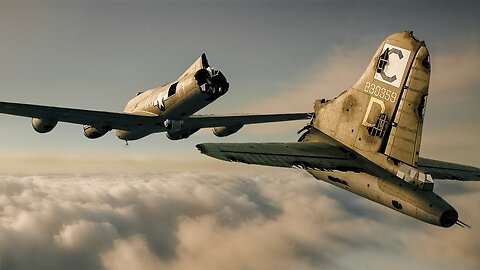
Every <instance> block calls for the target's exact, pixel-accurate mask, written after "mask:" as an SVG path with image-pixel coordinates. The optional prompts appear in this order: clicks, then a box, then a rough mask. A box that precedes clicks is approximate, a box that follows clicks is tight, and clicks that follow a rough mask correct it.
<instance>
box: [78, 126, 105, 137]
mask: <svg viewBox="0 0 480 270" xmlns="http://www.w3.org/2000/svg"><path fill="white" fill-rule="evenodd" d="M110 130H112V129H111V128H110V127H102V128H97V127H93V126H90V125H83V134H84V135H85V137H87V138H89V139H98V138H100V137H102V136H103V135H105V134H106V133H107V132H109V131H110Z"/></svg>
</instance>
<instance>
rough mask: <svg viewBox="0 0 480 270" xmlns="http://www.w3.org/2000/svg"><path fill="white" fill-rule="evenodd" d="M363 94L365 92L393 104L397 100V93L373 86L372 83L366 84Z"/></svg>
mask: <svg viewBox="0 0 480 270" xmlns="http://www.w3.org/2000/svg"><path fill="white" fill-rule="evenodd" d="M363 92H367V93H369V94H370V95H373V96H376V97H379V98H382V99H385V100H388V101H390V102H395V100H396V99H397V93H395V92H393V91H390V90H388V89H385V88H383V87H380V86H378V85H375V84H374V83H370V82H366V83H365V88H364V89H363Z"/></svg>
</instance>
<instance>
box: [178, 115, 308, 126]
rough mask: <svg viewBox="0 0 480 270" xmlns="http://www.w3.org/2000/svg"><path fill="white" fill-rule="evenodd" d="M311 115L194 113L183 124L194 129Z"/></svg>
mask: <svg viewBox="0 0 480 270" xmlns="http://www.w3.org/2000/svg"><path fill="white" fill-rule="evenodd" d="M311 117H312V113H283V114H223V115H222V114H209V115H192V116H190V117H188V118H187V119H185V120H184V121H183V126H184V127H186V128H187V127H188V128H192V129H194V128H209V127H220V126H242V125H248V124H259V123H271V122H283V121H293V120H302V119H305V120H306V119H309V118H311Z"/></svg>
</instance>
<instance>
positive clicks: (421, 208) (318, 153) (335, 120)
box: [197, 32, 480, 227]
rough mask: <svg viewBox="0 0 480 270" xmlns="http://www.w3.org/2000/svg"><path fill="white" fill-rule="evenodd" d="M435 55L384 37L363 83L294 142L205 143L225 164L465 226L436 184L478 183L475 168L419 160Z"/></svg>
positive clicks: (318, 105) (321, 103) (328, 104)
mask: <svg viewBox="0 0 480 270" xmlns="http://www.w3.org/2000/svg"><path fill="white" fill-rule="evenodd" d="M430 68H431V67H430V56H429V53H428V50H427V47H426V45H425V43H424V42H423V41H419V40H418V39H417V38H415V37H414V36H413V34H412V32H399V33H395V34H393V35H390V36H389V37H387V38H386V39H385V40H384V41H383V43H382V44H381V45H380V46H379V47H378V49H377V51H376V53H375V55H374V56H373V58H372V60H371V61H370V64H369V65H368V67H367V69H366V70H365V72H364V73H363V75H362V76H361V77H360V79H359V80H358V81H357V82H356V83H355V84H354V85H353V86H352V87H351V88H350V89H348V90H347V91H345V92H343V93H341V94H340V95H339V96H338V97H336V98H335V99H333V100H325V99H321V100H316V101H315V106H314V111H315V116H314V118H312V121H311V122H310V124H309V125H307V126H306V127H305V128H304V129H302V131H303V130H306V131H305V132H304V133H303V134H302V135H301V137H300V139H299V140H298V142H293V143H232V144H221V143H205V144H199V145H198V146H197V147H198V148H199V150H200V151H201V152H202V153H203V154H206V155H209V156H211V157H214V158H218V159H221V160H225V161H235V162H242V163H247V164H260V165H267V166H277V167H294V168H300V169H304V170H306V171H307V172H308V173H310V174H311V175H312V176H313V177H315V178H317V179H319V180H323V181H325V182H328V183H330V184H332V185H335V186H337V187H339V188H342V189H345V190H347V191H350V192H352V193H355V194H357V195H360V196H362V197H365V198H367V199H370V200H372V201H375V202H377V203H379V204H382V205H384V206H386V207H389V208H391V209H394V210H396V211H398V212H401V213H403V214H405V215H408V216H410V217H413V218H415V219H418V220H421V221H424V222H427V223H430V224H434V225H438V226H442V227H450V226H452V225H454V224H458V225H460V226H466V224H465V223H463V222H461V221H460V220H459V219H458V213H457V211H456V210H455V208H453V207H452V206H451V205H450V204H449V203H448V202H446V201H445V200H444V199H442V198H441V197H440V196H438V195H437V194H436V193H435V192H434V191H433V186H434V183H433V179H453V180H477V181H478V180H480V170H479V169H478V168H475V167H471V166H465V165H459V164H454V163H448V162H443V161H437V160H432V159H427V158H422V157H419V152H420V142H421V138H422V127H423V121H424V115H425V108H426V104H427V96H428V87H429V81H430Z"/></svg>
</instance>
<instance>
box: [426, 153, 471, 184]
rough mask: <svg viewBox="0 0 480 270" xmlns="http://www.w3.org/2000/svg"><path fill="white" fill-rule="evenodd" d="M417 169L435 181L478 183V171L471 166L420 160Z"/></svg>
mask: <svg viewBox="0 0 480 270" xmlns="http://www.w3.org/2000/svg"><path fill="white" fill-rule="evenodd" d="M418 167H419V168H421V169H422V170H424V171H425V172H426V173H428V174H430V175H431V176H432V177H433V179H435V180H460V181H480V169H479V168H476V167H473V166H467V165H461V164H455V163H450V162H445V161H440V160H434V159H428V158H420V159H419V160H418Z"/></svg>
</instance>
